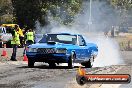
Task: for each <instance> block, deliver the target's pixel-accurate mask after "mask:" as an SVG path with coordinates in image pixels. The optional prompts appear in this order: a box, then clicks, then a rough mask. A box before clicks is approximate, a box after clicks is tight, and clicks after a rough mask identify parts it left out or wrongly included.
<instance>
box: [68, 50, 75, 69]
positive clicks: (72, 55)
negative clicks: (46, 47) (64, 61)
mask: <svg viewBox="0 0 132 88" xmlns="http://www.w3.org/2000/svg"><path fill="white" fill-rule="evenodd" d="M74 60H75V54H74V53H73V52H72V53H71V56H70V57H69V60H68V68H70V69H72V68H73V67H74Z"/></svg>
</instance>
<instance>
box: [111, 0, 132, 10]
mask: <svg viewBox="0 0 132 88" xmlns="http://www.w3.org/2000/svg"><path fill="white" fill-rule="evenodd" d="M110 2H111V4H112V5H113V6H115V7H120V8H122V9H126V10H129V9H132V0H110Z"/></svg>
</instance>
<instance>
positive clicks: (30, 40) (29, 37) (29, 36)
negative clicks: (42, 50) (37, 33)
mask: <svg viewBox="0 0 132 88" xmlns="http://www.w3.org/2000/svg"><path fill="white" fill-rule="evenodd" d="M33 43H34V33H33V31H32V29H29V31H28V32H27V33H26V46H28V45H31V44H33Z"/></svg>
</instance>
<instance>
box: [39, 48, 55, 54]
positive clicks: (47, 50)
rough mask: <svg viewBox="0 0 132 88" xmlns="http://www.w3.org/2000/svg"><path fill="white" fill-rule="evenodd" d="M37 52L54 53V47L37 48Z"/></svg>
mask: <svg viewBox="0 0 132 88" xmlns="http://www.w3.org/2000/svg"><path fill="white" fill-rule="evenodd" d="M37 52H38V53H41V54H49V53H55V49H53V48H38V49H37Z"/></svg>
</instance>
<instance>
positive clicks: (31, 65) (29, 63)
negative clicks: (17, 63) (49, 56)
mask: <svg viewBox="0 0 132 88" xmlns="http://www.w3.org/2000/svg"><path fill="white" fill-rule="evenodd" d="M34 63H35V62H34V61H32V60H30V59H28V67H29V68H33V67H34Z"/></svg>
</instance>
